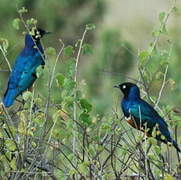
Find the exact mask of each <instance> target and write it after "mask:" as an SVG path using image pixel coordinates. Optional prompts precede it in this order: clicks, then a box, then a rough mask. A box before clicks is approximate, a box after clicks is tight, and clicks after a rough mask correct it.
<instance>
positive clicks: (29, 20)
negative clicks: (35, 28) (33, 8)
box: [26, 18, 38, 25]
mask: <svg viewBox="0 0 181 180" xmlns="http://www.w3.org/2000/svg"><path fill="white" fill-rule="evenodd" d="M37 23H38V21H37V20H36V19H34V18H31V19H28V20H27V21H26V24H27V25H36V24H37Z"/></svg>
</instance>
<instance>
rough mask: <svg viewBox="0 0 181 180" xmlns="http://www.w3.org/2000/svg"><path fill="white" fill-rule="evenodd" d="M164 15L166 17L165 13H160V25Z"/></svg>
mask: <svg viewBox="0 0 181 180" xmlns="http://www.w3.org/2000/svg"><path fill="white" fill-rule="evenodd" d="M165 15H166V13H165V12H161V13H160V14H159V20H160V22H161V23H162V22H163V20H164V19H165Z"/></svg>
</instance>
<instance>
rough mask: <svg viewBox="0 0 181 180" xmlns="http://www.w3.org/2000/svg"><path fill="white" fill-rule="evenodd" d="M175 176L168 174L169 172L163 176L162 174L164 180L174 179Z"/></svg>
mask: <svg viewBox="0 0 181 180" xmlns="http://www.w3.org/2000/svg"><path fill="white" fill-rule="evenodd" d="M174 179H175V178H174V177H173V176H172V175H170V174H166V175H165V176H164V180H174Z"/></svg>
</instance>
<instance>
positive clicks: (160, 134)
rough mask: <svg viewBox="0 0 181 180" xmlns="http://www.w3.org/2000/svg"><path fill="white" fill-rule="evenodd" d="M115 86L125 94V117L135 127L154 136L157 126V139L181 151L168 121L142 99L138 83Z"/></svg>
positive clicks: (123, 106)
mask: <svg viewBox="0 0 181 180" xmlns="http://www.w3.org/2000/svg"><path fill="white" fill-rule="evenodd" d="M114 87H116V88H119V89H120V90H121V91H122V93H123V94H124V97H123V99H122V101H121V107H122V111H123V113H124V116H125V119H126V120H127V122H128V123H129V124H130V125H131V126H132V127H133V128H136V129H138V130H140V131H143V132H146V134H147V136H148V137H151V136H152V132H153V129H154V128H155V129H156V136H155V137H156V139H157V140H159V141H161V142H164V143H171V144H172V145H173V146H174V147H175V148H176V149H177V151H179V152H181V150H180V148H179V147H178V144H177V143H176V141H175V140H173V138H172V137H171V135H170V132H169V130H168V125H167V123H166V122H165V120H164V119H163V118H162V117H161V116H160V115H159V114H158V113H157V112H156V110H155V109H154V108H153V107H152V106H151V105H150V104H148V103H147V102H146V101H144V100H143V99H141V97H140V90H139V88H138V86H137V85H136V84H133V83H130V82H125V83H122V84H120V85H118V86H114Z"/></svg>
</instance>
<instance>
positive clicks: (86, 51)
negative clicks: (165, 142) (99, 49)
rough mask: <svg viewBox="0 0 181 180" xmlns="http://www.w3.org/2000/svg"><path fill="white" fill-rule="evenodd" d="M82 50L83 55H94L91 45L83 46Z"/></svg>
mask: <svg viewBox="0 0 181 180" xmlns="http://www.w3.org/2000/svg"><path fill="white" fill-rule="evenodd" d="M82 49H83V54H88V55H90V54H92V53H93V50H92V46H91V45H90V44H87V43H85V44H84V45H83V47H82Z"/></svg>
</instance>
